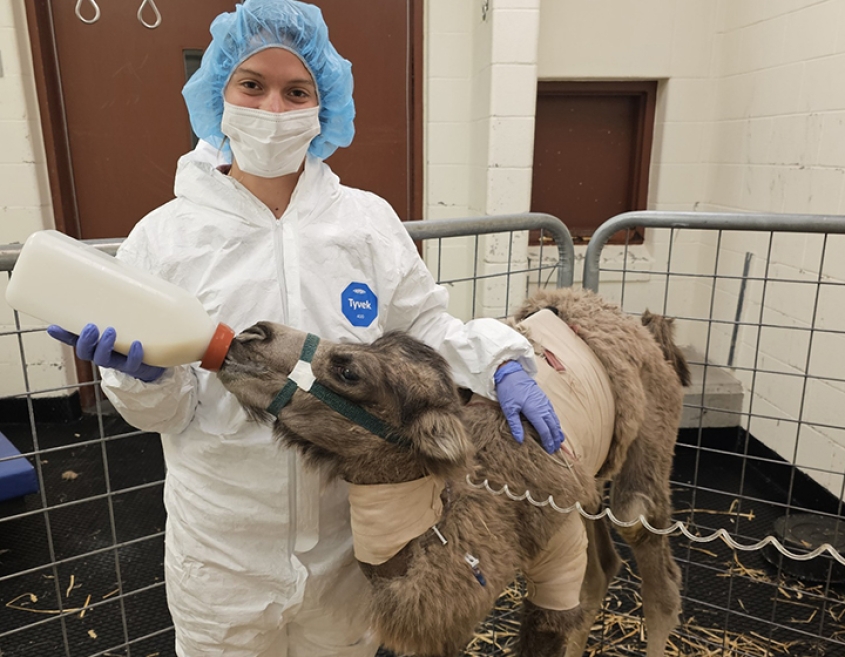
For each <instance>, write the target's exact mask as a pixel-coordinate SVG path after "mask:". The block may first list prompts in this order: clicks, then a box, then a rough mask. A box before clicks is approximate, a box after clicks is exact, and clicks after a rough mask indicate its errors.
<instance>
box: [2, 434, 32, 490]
mask: <svg viewBox="0 0 845 657" xmlns="http://www.w3.org/2000/svg"><path fill="white" fill-rule="evenodd" d="M20 454H21V453H20V452H19V451H18V450H17V449H16V448H15V446H14V445H13V444H12V443H10V442H9V439H8V438H6V436H4V435H3V434H2V433H0V459H7V458H8V457H10V456H17V457H18V458H13V459H10V460H6V461H0V501H3V500H11V499H13V498H16V497H23V496H24V495H29V494H30V493H37V492H38V476H37V475H36V473H35V468H34V467H32V464H31V463H30V462H29V461H28V460H27V459H26V457H23V456H21V455H20Z"/></svg>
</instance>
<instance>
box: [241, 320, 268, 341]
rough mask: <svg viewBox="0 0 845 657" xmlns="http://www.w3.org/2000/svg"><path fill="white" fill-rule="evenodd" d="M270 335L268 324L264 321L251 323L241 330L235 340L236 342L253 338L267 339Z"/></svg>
mask: <svg viewBox="0 0 845 657" xmlns="http://www.w3.org/2000/svg"><path fill="white" fill-rule="evenodd" d="M271 335H272V331H271V329H270V326H269V325H268V324H266V323H265V322H259V323H258V324H253V325H252V326H250V327H249V328H248V329H244V330H243V331H241V332H240V333H239V334H238V335H237V337H235V340H237V341H238V342H242V343H243V342H252V341H254V340H269V339H270V336H271Z"/></svg>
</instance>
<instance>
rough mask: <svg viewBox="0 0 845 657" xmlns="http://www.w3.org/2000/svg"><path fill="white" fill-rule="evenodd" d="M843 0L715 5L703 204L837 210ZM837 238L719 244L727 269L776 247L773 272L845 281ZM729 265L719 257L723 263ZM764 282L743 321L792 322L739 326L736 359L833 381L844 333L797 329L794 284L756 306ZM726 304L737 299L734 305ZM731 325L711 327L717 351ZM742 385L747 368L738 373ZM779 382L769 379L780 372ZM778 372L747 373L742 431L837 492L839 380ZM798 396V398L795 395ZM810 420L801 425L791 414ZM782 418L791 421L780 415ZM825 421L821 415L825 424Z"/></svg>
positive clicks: (842, 401)
mask: <svg viewBox="0 0 845 657" xmlns="http://www.w3.org/2000/svg"><path fill="white" fill-rule="evenodd" d="M843 21H845V3H843V2H841V1H840V0H827V1H815V2H812V1H809V0H803V1H802V0H791V1H785V2H775V3H731V2H721V3H720V5H719V8H718V15H717V26H718V31H717V34H716V44H715V49H714V52H715V53H716V56H715V58H714V75H713V84H714V95H713V97H714V100H715V102H714V107H713V128H712V138H711V143H710V155H709V158H708V162H707V166H708V188H707V197H706V203H705V204H704V205H705V207H707V208H708V209H713V210H753V211H771V212H789V213H810V214H840V215H841V214H843V213H845V200H843V183H845V149H843V146H845V92H843V91H842V90H841V89H842V88H841V85H839V84H838V83H837V81H838V80H840V79H842V76H843V75H845V25H843ZM843 241H844V240H843V239H842V237H841V236H839V237H836V238H833V239H830V240H828V244H827V247H826V257H825V258H824V260H822V253H823V252H822V240H821V238H820V237H819V236H817V235H793V236H778V239H776V240H774V243H773V244H771V245H770V244H769V241H768V239H767V238H766V237H765V236H759V235H755V236H752V235H747V234H746V235H739V236H736V237H734V238H732V239H731V240H729V242H728V243H727V245H726V246H727V247H728V249H729V250H730V251H731V252H732V254H733V258H732V260H733V262H732V263H731V264H730V266H731V267H732V270H733V271H736V270H737V268H738V267H739V263H740V261H744V258H745V257H746V254H750V256H748V257H749V258H750V263H751V272H752V275H754V274H756V275H761V274H766V272H765V271H763V256H764V255H765V253H766V250H767V249H771V252H772V258H771V263H770V265H769V272H768V276H769V277H771V278H787V279H795V280H809V281H815V280H818V279H819V278H820V277H821V278H822V280H825V281H827V282H828V283H831V284H835V283H841V282H843V280H845V279H843V276H845V271H843V268H842V265H841V264H840V262H839V261H840V260H841V258H840V254H841V252H842V251H841V249H842V246H843ZM726 266H728V263H726ZM728 288H729V286H725V287H724V288H723V289H721V290H719V292H720V296H721V297H722V302H723V305H724V306H725V307H726V308H731V309H735V308H736V299H737V297H736V290H735V289H728ZM761 288H762V286H761V285H759V284H757V285H754V286H750V287H749V289H748V291H747V295H748V302H747V303H746V304H745V306H744V308H743V309H742V318H743V319H745V320H749V321H756V318H758V317H762V318H763V320H764V322H765V323H771V324H777V325H781V326H792V327H795V328H796V329H797V330H793V331H787V330H782V329H775V328H764V329H763V330H762V331H761V332H758V331H756V330H751V329H748V328H746V329H744V330H743V331H741V332H740V335H739V343H738V345H737V356H736V357H737V364H738V365H740V366H741V365H747V364H749V363H752V362H754V361H755V360H756V361H757V363H758V367H759V368H765V369H767V370H772V371H774V372H785V373H787V374H796V375H800V374H801V373H802V372H804V370H805V367H807V371H808V373H809V374H810V375H811V376H813V377H834V378H840V379H841V378H842V374H841V373H842V372H843V371H845V370H843V367H845V340H843V339H842V338H841V336H838V335H835V334H824V333H814V334H812V335H811V334H810V333H809V332H807V331H803V332H802V331H801V329H806V328H807V327H809V326H810V325H811V322H812V321H813V314H814V304H815V297H814V296H813V295H812V294H808V293H807V292H808V291H806V290H805V289H804V288H801V287H800V286H798V285H796V284H791V283H780V284H775V285H768V286H767V289H766V291H765V295H766V297H765V307H764V308H763V309H762V310H761V307H760V298H761V295H762V294H763V291H762V289H761ZM840 297H841V294H840V293H839V292H838V289H837V288H836V287H835V285H828V286H825V287H823V288H822V290H821V295H820V307H821V308H823V309H824V311H823V316H821V317H817V318H816V325H817V326H818V327H819V328H831V329H834V330H841V328H842V326H843V323H845V311H843V309H845V306H843V305H842V303H840V301H845V299H841V298H840ZM732 312H733V310H732ZM726 340H727V336H726V335H724V334H722V335H717V336H714V341H713V346H714V348H715V349H716V350H717V351H720V352H721V353H724V351H725V341H726ZM738 376H739V378H740V379H741V380H743V381H744V383H745V384H746V385H747V386H750V385H751V384H752V381H751V380H750V376H749V375H748V374H745V373H743V372H742V371H739V372H738ZM775 379H777V381H775ZM784 381H785V378H784V377H783V376H780V377H775V376H769V377H759V376H758V378H757V380H755V381H753V384H754V387H755V391H756V394H755V395H754V396H753V397H751V396H749V398H748V399H747V400H746V406H748V407H750V410H751V411H752V413H754V414H755V415H768V416H771V417H772V418H773V419H772V420H763V419H762V418H759V417H755V418H754V419H753V421H752V426H751V432H752V433H753V434H754V435H755V436H758V437H760V438H761V439H762V440H764V441H765V442H767V443H768V444H769V446H770V447H772V448H773V449H775V450H776V451H778V452H779V453H780V454H781V455H783V456H784V457H786V458H789V459H790V460H793V459H794V460H795V462H796V463H797V464H798V465H799V466H801V467H802V468H803V469H804V470H805V471H807V472H808V473H810V474H811V475H812V476H813V477H814V478H815V479H817V480H818V481H820V482H821V483H823V484H824V485H825V486H827V487H828V489H829V490H831V492H833V493H834V494H836V495H838V496H841V495H842V493H843V489H842V486H843V478H842V476H841V475H836V474H831V473H830V472H829V471H831V470H833V471H839V472H842V471H843V469H845V435H843V431H841V430H839V429H833V428H830V425H833V426H842V425H843V422H842V414H841V411H840V409H842V408H843V406H845V386H843V385H842V384H840V383H837V382H836V381H829V380H823V379H822V380H818V379H814V380H811V381H810V382H809V383H808V385H806V386H805V385H804V381H803V378H802V377H800V376H796V377H794V378H793V379H792V384H791V385H787V384H785V383H784ZM802 400H803V403H801V402H802ZM799 418H800V419H801V420H803V421H804V422H806V423H810V424H812V423H818V424H819V425H822V426H815V427H813V426H807V425H804V426H802V428H801V429H800V431H799V430H798V429H797V428H796V424H795V423H794V420H797V419H799ZM782 420H786V421H782ZM823 425H828V426H823Z"/></svg>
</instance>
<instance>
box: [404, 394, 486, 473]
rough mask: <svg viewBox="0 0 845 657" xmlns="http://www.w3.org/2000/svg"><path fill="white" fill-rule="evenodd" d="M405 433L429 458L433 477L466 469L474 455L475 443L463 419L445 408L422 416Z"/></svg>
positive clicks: (416, 447)
mask: <svg viewBox="0 0 845 657" xmlns="http://www.w3.org/2000/svg"><path fill="white" fill-rule="evenodd" d="M405 433H406V435H407V436H408V437H409V438H410V439H411V441H412V442H413V444H414V448H415V449H416V450H417V451H418V452H419V453H420V454H421V455H422V456H423V458H425V460H426V463H427V464H428V465H429V469H430V470H431V472H432V474H444V473H445V472H447V471H449V470H451V469H453V468H454V467H456V466H464V465H465V464H466V463H467V459H468V458H469V456H470V454H471V453H472V443H471V442H470V440H469V438H468V437H467V434H466V430H465V429H464V425H463V422H461V419H460V417H459V416H458V415H456V414H454V413H450V412H448V411H446V410H444V409H437V410H430V411H426V412H424V413H422V414H420V415H419V416H418V417H417V418H416V419H415V420H414V422H413V423H412V424H411V426H409V427H407V428H406V432H405Z"/></svg>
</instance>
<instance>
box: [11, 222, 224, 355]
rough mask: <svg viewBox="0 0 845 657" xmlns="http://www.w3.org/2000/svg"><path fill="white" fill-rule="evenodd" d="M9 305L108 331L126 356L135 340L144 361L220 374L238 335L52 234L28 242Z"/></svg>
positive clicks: (154, 283) (193, 305)
mask: <svg viewBox="0 0 845 657" xmlns="http://www.w3.org/2000/svg"><path fill="white" fill-rule="evenodd" d="M6 301H7V303H8V304H9V305H10V306H11V307H12V308H14V309H15V310H17V311H18V312H21V313H25V314H27V315H31V316H33V317H35V318H37V319H40V320H42V321H44V322H48V323H50V324H56V325H58V326H61V327H62V328H63V329H66V330H68V331H71V332H72V333H76V334H79V332H80V331H81V330H82V329H83V327H84V326H85V325H86V324H88V323H92V324H96V325H97V327H98V328H99V329H100V331H102V330H104V329H105V328H107V327H109V326H111V327H113V328H114V330H115V331H116V332H117V341H116V342H115V345H114V348H115V351H119V352H120V353H122V354H126V353H127V352H128V351H129V347H130V346H131V345H132V342H133V341H135V340H138V341H140V342H141V344H142V346H143V347H144V362H145V363H146V364H147V365H157V366H158V367H171V366H173V365H182V364H184V363H192V362H195V361H201V362H200V365H201V366H202V367H203V368H205V369H207V370H211V371H217V370H218V369H220V366H221V365H222V364H223V359H224V358H225V357H226V352H228V350H229V345H230V344H231V342H232V338H233V337H234V335H235V332H234V331H233V330H232V329H231V328H229V327H228V326H226V325H225V324H218V323H217V322H215V321H214V320H213V319H211V317H209V316H208V314H207V313H206V311H205V309H204V308H203V306H202V303H200V301H199V300H198V299H197V298H196V297H194V296H192V295H191V294H189V293H188V292H186V291H185V290H183V289H182V288H180V287H178V286H176V285H174V284H172V283H169V282H167V281H165V280H162V279H160V278H157V277H155V276H153V275H152V274H149V273H148V272H145V271H141V270H138V269H135V268H134V267H130V266H129V265H127V264H126V263H123V262H121V261H120V260H117V259H116V258H113V257H112V256H110V255H107V254H105V253H103V252H101V251H99V250H98V249H96V248H94V247H93V246H90V245H88V244H85V243H83V242H80V241H78V240H75V239H73V238H72V237H68V236H67V235H65V234H63V233H60V232H58V231H55V230H42V231H39V232H36V233H33V234H32V235H30V237H29V238H28V239H27V240H26V242H25V243H24V245H23V248H22V249H21V253H20V256H19V257H18V261H17V263H16V264H15V268H14V270H13V271H12V277H11V280H10V281H9V285H8V287H7V288H6Z"/></svg>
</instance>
